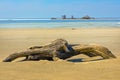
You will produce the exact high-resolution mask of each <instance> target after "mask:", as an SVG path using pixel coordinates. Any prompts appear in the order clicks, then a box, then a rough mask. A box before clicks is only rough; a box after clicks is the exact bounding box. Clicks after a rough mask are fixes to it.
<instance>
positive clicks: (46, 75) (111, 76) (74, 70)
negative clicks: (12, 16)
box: [0, 28, 120, 80]
mask: <svg viewBox="0 0 120 80" xmlns="http://www.w3.org/2000/svg"><path fill="white" fill-rule="evenodd" d="M58 38H63V39H66V40H67V41H68V42H69V43H71V44H100V45H103V46H105V47H107V48H108V49H110V50H111V51H112V53H113V54H114V55H116V56H117V58H116V59H107V60H98V61H90V62H79V61H78V62H72V61H57V62H53V61H47V60H41V61H26V62H11V63H4V62H2V60H3V59H4V58H6V57H7V56H8V55H9V54H12V53H14V52H20V51H23V50H26V49H28V48H29V47H31V46H39V45H45V44H49V43H50V42H51V41H53V40H55V39H58ZM79 58H87V56H84V55H78V56H75V57H73V58H72V59H79ZM119 79H120V28H75V29H71V28H48V29H43V28H41V29H40V28H29V29H27V28H26V29H25V28H22V29H17V28H12V29H9V28H6V29H4V28H3V29H2V28H1V29H0V80H119Z"/></svg>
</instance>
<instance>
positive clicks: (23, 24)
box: [0, 19, 120, 28]
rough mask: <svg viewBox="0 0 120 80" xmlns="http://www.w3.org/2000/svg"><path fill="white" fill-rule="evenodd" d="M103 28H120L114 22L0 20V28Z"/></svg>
mask: <svg viewBox="0 0 120 80" xmlns="http://www.w3.org/2000/svg"><path fill="white" fill-rule="evenodd" d="M97 27H100V28H104V27H107V28H109V27H118V28H119V27H120V19H116V20H115V19H114V20H112V19H111V20H100V19H99V20H97V19H96V20H50V19H0V28H97Z"/></svg>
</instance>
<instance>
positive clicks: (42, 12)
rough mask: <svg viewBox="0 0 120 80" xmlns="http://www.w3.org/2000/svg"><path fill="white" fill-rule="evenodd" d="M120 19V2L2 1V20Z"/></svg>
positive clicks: (76, 0)
mask: <svg viewBox="0 0 120 80" xmlns="http://www.w3.org/2000/svg"><path fill="white" fill-rule="evenodd" d="M64 14H65V15H67V17H70V16H71V15H74V16H75V17H82V16H85V15H90V16H92V17H98V18H101V17H119V18H120V0H0V18H51V17H61V15H64Z"/></svg>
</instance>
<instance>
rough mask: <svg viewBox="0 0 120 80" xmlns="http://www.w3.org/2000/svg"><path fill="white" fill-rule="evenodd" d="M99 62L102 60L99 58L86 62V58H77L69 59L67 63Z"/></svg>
mask: <svg viewBox="0 0 120 80" xmlns="http://www.w3.org/2000/svg"><path fill="white" fill-rule="evenodd" d="M99 60H103V59H101V58H100V59H93V60H89V59H88V60H86V58H77V59H69V60H67V61H69V62H75V63H77V62H89V61H99Z"/></svg>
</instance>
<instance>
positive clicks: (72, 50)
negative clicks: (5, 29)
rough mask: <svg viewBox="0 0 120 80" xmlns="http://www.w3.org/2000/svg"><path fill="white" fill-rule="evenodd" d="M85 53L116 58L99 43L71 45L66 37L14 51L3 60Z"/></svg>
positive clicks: (57, 56) (49, 57)
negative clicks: (43, 44)
mask: <svg viewBox="0 0 120 80" xmlns="http://www.w3.org/2000/svg"><path fill="white" fill-rule="evenodd" d="M79 54H85V55H87V56H89V57H94V56H101V57H103V59H109V58H116V57H115V56H114V55H113V54H112V53H111V51H110V50H108V49H107V48H106V47H103V46H99V45H71V46H70V45H69V44H68V42H67V41H66V40H64V39H57V40H55V41H53V42H52V43H51V44H49V45H46V46H34V47H30V48H29V50H26V51H23V52H18V53H13V54H11V55H9V56H8V57H7V58H6V59H5V60H3V62H11V61H13V60H15V59H16V58H19V57H26V59H25V60H40V59H48V60H54V61H56V60H58V59H67V58H69V57H72V56H75V55H79Z"/></svg>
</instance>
